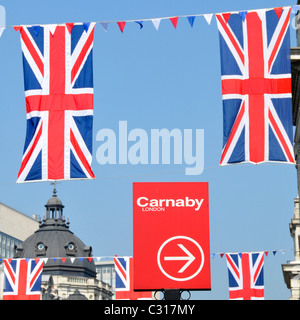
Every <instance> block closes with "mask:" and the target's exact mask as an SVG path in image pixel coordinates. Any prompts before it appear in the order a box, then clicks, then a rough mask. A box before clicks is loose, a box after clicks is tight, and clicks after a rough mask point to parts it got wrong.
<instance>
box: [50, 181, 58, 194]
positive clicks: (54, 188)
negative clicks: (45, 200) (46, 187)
mask: <svg viewBox="0 0 300 320" xmlns="http://www.w3.org/2000/svg"><path fill="white" fill-rule="evenodd" d="M50 184H51V185H52V186H54V187H53V195H52V197H57V195H56V193H57V191H56V181H54V182H51V183H50Z"/></svg>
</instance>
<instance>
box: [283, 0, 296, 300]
mask: <svg viewBox="0 0 300 320" xmlns="http://www.w3.org/2000/svg"><path fill="white" fill-rule="evenodd" d="M298 4H300V1H299V0H298ZM295 26H296V28H297V31H296V35H297V47H296V48H291V68H292V100H293V125H294V126H295V127H296V130H295V136H294V153H295V160H296V172H297V189H298V190H297V197H296V198H295V199H294V216H293V218H292V219H291V222H290V225H289V227H290V234H291V237H292V238H293V241H294V255H295V257H294V260H293V261H288V263H286V264H283V265H282V271H283V276H284V281H285V283H286V286H287V287H288V288H289V289H290V290H291V297H290V300H300V211H299V209H300V208H299V195H300V15H299V14H297V15H296V17H295Z"/></svg>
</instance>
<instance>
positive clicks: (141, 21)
mask: <svg viewBox="0 0 300 320" xmlns="http://www.w3.org/2000/svg"><path fill="white" fill-rule="evenodd" d="M282 8H291V12H292V13H294V14H296V13H297V12H298V11H299V10H300V5H292V6H285V7H280V8H264V9H258V10H257V9H256V10H254V9H253V10H240V11H231V12H222V13H200V14H190V15H178V16H168V17H156V18H143V19H128V20H107V21H105V20H102V21H95V22H94V23H97V24H100V25H101V26H102V28H103V30H104V31H107V30H108V26H109V25H110V24H117V25H118V27H119V29H120V31H121V32H122V33H123V32H124V29H125V26H126V24H127V23H135V24H137V25H139V29H142V28H143V27H144V23H145V22H152V24H153V26H154V27H155V29H156V30H157V31H158V29H159V26H160V23H161V21H163V20H169V21H171V23H172V25H173V27H174V28H175V29H176V28H177V24H178V21H179V19H187V20H188V22H189V24H190V26H191V27H193V26H194V22H195V19H196V18H199V17H204V18H205V20H206V22H207V23H208V25H210V24H211V21H212V17H213V16H214V15H218V14H227V13H228V15H230V14H232V13H233V14H239V15H240V16H241V18H242V19H243V20H244V19H245V17H246V15H247V13H249V12H254V11H260V10H261V11H264V10H265V11H268V10H275V11H276V10H282ZM276 12H277V11H276ZM66 24H68V25H70V26H71V25H79V24H80V25H81V24H82V22H75V23H57V24H47V25H48V26H49V25H52V26H60V25H66ZM84 24H89V23H84ZM45 25H46V24H31V25H19V26H16V25H2V26H0V31H1V32H3V30H4V29H6V28H10V27H12V28H14V29H15V30H19V29H20V28H22V27H23V26H25V27H30V26H32V27H33V26H35V27H38V26H45ZM54 29H55V28H54ZM0 35H1V33H0Z"/></svg>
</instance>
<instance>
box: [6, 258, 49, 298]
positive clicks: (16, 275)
mask: <svg viewBox="0 0 300 320" xmlns="http://www.w3.org/2000/svg"><path fill="white" fill-rule="evenodd" d="M43 265H44V261H43V260H42V259H37V261H36V260H34V259H5V260H4V289H3V300H40V298H41V279H42V271H43Z"/></svg>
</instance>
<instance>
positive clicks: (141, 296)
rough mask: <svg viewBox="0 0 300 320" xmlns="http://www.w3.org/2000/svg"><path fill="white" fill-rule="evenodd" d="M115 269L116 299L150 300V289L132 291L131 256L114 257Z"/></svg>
mask: <svg viewBox="0 0 300 320" xmlns="http://www.w3.org/2000/svg"><path fill="white" fill-rule="evenodd" d="M114 263H115V270H116V300H151V299H152V291H139V292H137V291H134V289H133V288H134V287H133V258H132V257H114Z"/></svg>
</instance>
